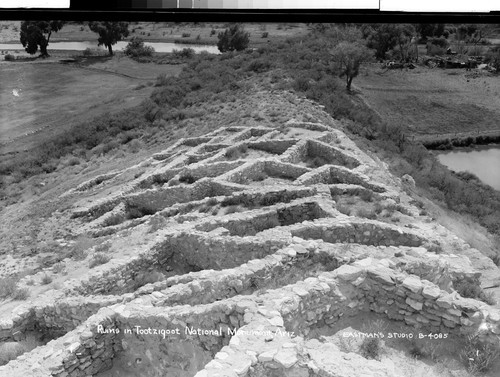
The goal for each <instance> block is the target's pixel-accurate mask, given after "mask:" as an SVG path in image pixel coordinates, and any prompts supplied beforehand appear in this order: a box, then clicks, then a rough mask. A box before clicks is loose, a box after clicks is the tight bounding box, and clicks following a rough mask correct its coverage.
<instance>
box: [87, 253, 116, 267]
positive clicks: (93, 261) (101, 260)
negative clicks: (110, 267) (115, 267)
mask: <svg viewBox="0 0 500 377" xmlns="http://www.w3.org/2000/svg"><path fill="white" fill-rule="evenodd" d="M110 260H111V257H109V256H108V255H106V254H104V253H95V254H94V255H92V258H90V261H89V268H94V267H95V266H99V265H101V264H105V263H108V262H109V261H110Z"/></svg>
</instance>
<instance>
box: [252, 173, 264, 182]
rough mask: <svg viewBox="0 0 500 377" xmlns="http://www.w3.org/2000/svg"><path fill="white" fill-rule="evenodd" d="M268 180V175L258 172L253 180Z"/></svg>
mask: <svg viewBox="0 0 500 377" xmlns="http://www.w3.org/2000/svg"><path fill="white" fill-rule="evenodd" d="M266 178H267V174H266V173H264V172H258V173H257V174H256V175H255V176H254V177H253V180H254V181H257V182H262V181H264V180H265V179H266Z"/></svg>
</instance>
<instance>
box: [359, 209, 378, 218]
mask: <svg viewBox="0 0 500 377" xmlns="http://www.w3.org/2000/svg"><path fill="white" fill-rule="evenodd" d="M356 216H358V217H364V218H366V219H371V220H374V219H376V218H377V214H376V213H375V211H374V210H369V209H366V208H359V209H358V210H357V211H356Z"/></svg>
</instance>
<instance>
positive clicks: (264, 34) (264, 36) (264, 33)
mask: <svg viewBox="0 0 500 377" xmlns="http://www.w3.org/2000/svg"><path fill="white" fill-rule="evenodd" d="M261 37H262V38H267V37H269V33H268V32H267V31H265V32H263V33H262V35H261Z"/></svg>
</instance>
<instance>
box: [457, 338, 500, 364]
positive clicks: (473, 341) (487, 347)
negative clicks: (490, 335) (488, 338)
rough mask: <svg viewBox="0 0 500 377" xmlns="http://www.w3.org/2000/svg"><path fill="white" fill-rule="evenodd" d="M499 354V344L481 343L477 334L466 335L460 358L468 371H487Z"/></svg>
mask: <svg viewBox="0 0 500 377" xmlns="http://www.w3.org/2000/svg"><path fill="white" fill-rule="evenodd" d="M499 356H500V345H499V344H498V341H497V343H495V344H491V343H482V342H481V341H480V340H479V337H478V336H477V335H474V334H471V335H468V336H467V339H466V340H465V343H464V347H463V349H462V350H461V351H460V358H461V360H462V362H463V363H464V364H465V366H466V367H467V370H468V371H469V372H470V373H473V374H474V373H484V372H488V371H489V370H490V369H491V367H492V366H493V364H494V363H495V361H496V360H497V359H498V357H499Z"/></svg>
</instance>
